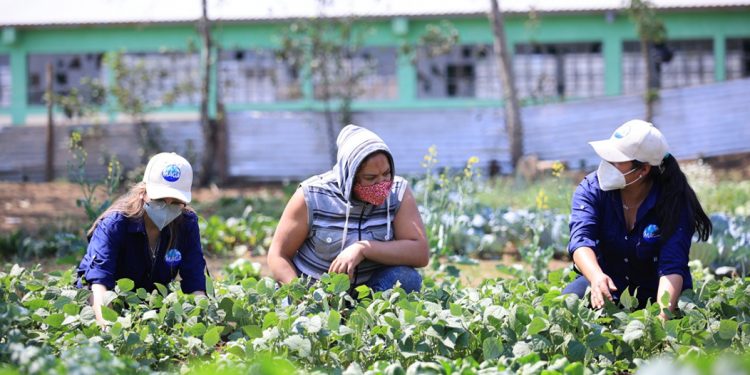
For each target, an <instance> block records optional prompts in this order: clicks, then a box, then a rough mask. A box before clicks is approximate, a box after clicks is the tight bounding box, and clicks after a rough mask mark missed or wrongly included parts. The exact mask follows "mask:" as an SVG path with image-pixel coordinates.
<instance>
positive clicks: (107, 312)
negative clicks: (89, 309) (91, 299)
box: [102, 306, 117, 322]
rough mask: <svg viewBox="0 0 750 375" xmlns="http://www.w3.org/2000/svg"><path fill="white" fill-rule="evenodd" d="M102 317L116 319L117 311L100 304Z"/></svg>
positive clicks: (111, 320)
mask: <svg viewBox="0 0 750 375" xmlns="http://www.w3.org/2000/svg"><path fill="white" fill-rule="evenodd" d="M102 317H103V318H104V319H105V320H108V321H110V322H114V321H116V320H117V312H115V310H112V309H110V308H109V307H107V306H102Z"/></svg>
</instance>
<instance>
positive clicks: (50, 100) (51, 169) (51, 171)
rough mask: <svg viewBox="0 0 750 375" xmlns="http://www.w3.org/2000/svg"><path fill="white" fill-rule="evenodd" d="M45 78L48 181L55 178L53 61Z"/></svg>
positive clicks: (48, 66)
mask: <svg viewBox="0 0 750 375" xmlns="http://www.w3.org/2000/svg"><path fill="white" fill-rule="evenodd" d="M45 78H46V79H47V87H46V88H45V98H46V101H47V148H46V155H45V156H46V160H45V163H44V179H45V181H47V182H51V181H52V180H54V179H55V163H54V156H55V126H54V116H53V113H52V109H53V107H54V105H53V104H54V97H53V95H54V94H55V93H54V92H53V91H52V63H49V62H48V63H47V69H46V72H45Z"/></svg>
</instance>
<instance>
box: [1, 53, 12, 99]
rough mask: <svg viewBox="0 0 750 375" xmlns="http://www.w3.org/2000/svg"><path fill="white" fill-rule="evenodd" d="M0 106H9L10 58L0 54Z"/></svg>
mask: <svg viewBox="0 0 750 375" xmlns="http://www.w3.org/2000/svg"><path fill="white" fill-rule="evenodd" d="M0 107H10V59H9V58H8V56H7V55H0Z"/></svg>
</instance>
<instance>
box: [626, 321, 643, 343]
mask: <svg viewBox="0 0 750 375" xmlns="http://www.w3.org/2000/svg"><path fill="white" fill-rule="evenodd" d="M644 328H646V326H645V325H644V324H643V322H641V321H640V320H631V321H630V323H628V325H627V326H626V327H625V333H624V334H623V335H622V339H623V340H624V341H625V342H627V343H628V344H631V343H632V342H633V341H635V340H638V339H639V338H641V337H643V333H644Z"/></svg>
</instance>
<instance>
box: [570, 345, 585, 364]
mask: <svg viewBox="0 0 750 375" xmlns="http://www.w3.org/2000/svg"><path fill="white" fill-rule="evenodd" d="M584 357H586V346H584V345H583V344H581V343H580V342H579V341H578V340H571V341H570V342H569V343H568V359H569V360H570V361H571V362H580V361H583V359H584Z"/></svg>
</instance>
